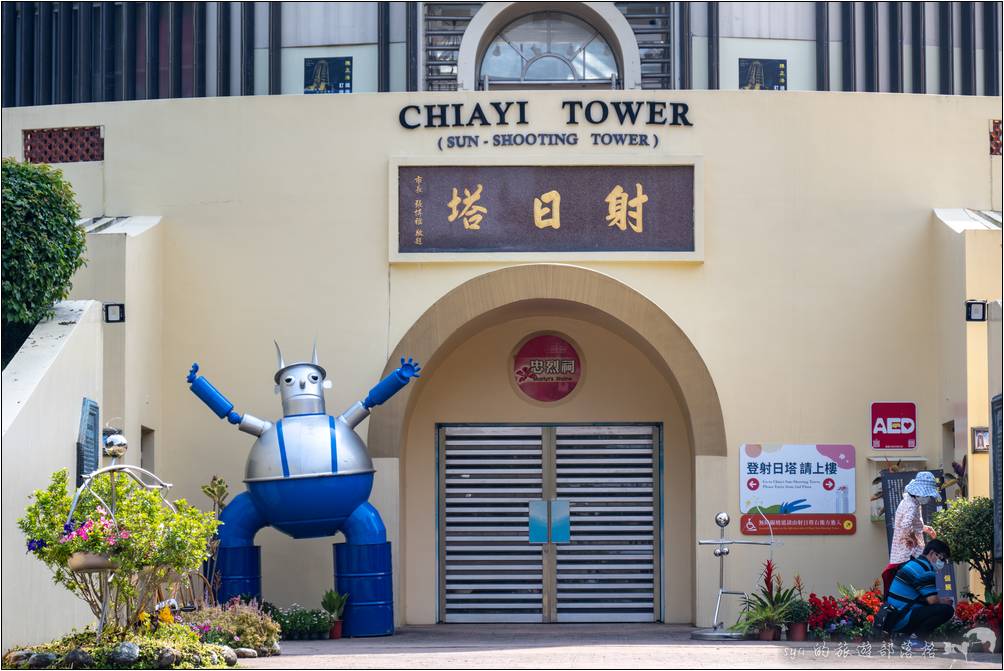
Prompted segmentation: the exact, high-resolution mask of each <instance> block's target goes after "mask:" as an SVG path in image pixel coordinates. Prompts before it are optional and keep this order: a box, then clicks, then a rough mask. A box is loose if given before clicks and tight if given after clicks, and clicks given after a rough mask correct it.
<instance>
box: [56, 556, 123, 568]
mask: <svg viewBox="0 0 1004 671" xmlns="http://www.w3.org/2000/svg"><path fill="white" fill-rule="evenodd" d="M66 565H67V566H68V567H69V569H70V570H71V571H74V572H82V571H104V570H111V569H116V568H118V567H119V565H118V563H116V562H115V560H113V559H112V558H111V557H109V556H108V555H98V554H94V553H93V552H74V553H73V554H71V555H70V558H69V559H68V560H67V561H66Z"/></svg>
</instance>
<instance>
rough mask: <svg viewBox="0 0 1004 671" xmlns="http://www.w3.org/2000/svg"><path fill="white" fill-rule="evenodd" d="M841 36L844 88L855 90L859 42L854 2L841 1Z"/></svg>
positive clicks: (845, 89)
mask: <svg viewBox="0 0 1004 671" xmlns="http://www.w3.org/2000/svg"><path fill="white" fill-rule="evenodd" d="M840 36H841V44H840V47H841V50H840V60H841V69H842V70H843V89H844V91H854V90H856V89H857V84H858V80H857V61H856V58H855V54H856V52H857V44H856V42H855V39H854V36H855V32H854V3H853V2H841V3H840Z"/></svg>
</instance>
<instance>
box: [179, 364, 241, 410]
mask: <svg viewBox="0 0 1004 671" xmlns="http://www.w3.org/2000/svg"><path fill="white" fill-rule="evenodd" d="M198 372H199V364H198V363H193V364H192V369H191V370H190V371H188V377H187V378H185V379H186V380H187V381H188V384H189V387H188V388H189V389H191V390H192V393H193V394H195V395H196V396H198V397H199V398H200V399H201V400H202V402H203V403H205V404H206V405H208V406H209V409H210V410H212V411H213V412H214V413H216V416H217V417H219V418H220V419H224V418H226V420H227V421H228V422H230V423H231V424H238V423H240V421H241V416H240V415H239V414H238V413H236V412H234V404H233V403H231V402H230V400H229V399H227V397H226V396H224V395H223V394H221V393H220V391H219V390H218V389H217V388H216V387H214V386H213V385H212V383H210V382H209V380H207V379H206V378H204V377H201V376H199V375H198Z"/></svg>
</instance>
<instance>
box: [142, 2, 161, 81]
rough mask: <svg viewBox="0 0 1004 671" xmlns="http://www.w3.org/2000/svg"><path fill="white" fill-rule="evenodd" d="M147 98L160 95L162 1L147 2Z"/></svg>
mask: <svg viewBox="0 0 1004 671" xmlns="http://www.w3.org/2000/svg"><path fill="white" fill-rule="evenodd" d="M145 30H146V54H145V57H146V98H147V100H154V99H156V98H159V97H160V3H157V2H148V3H146V26H145Z"/></svg>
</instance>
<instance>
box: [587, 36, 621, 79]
mask: <svg viewBox="0 0 1004 671" xmlns="http://www.w3.org/2000/svg"><path fill="white" fill-rule="evenodd" d="M585 51H586V79H610V78H611V77H613V76H614V75H616V74H617V60H616V59H615V58H614V53H613V50H611V49H610V47H609V46H608V45H607V43H606V42H605V41H603V40H601V39H599V36H597V39H595V40H593V41H592V42H590V43H589V44H587V45H586V50H585Z"/></svg>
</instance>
